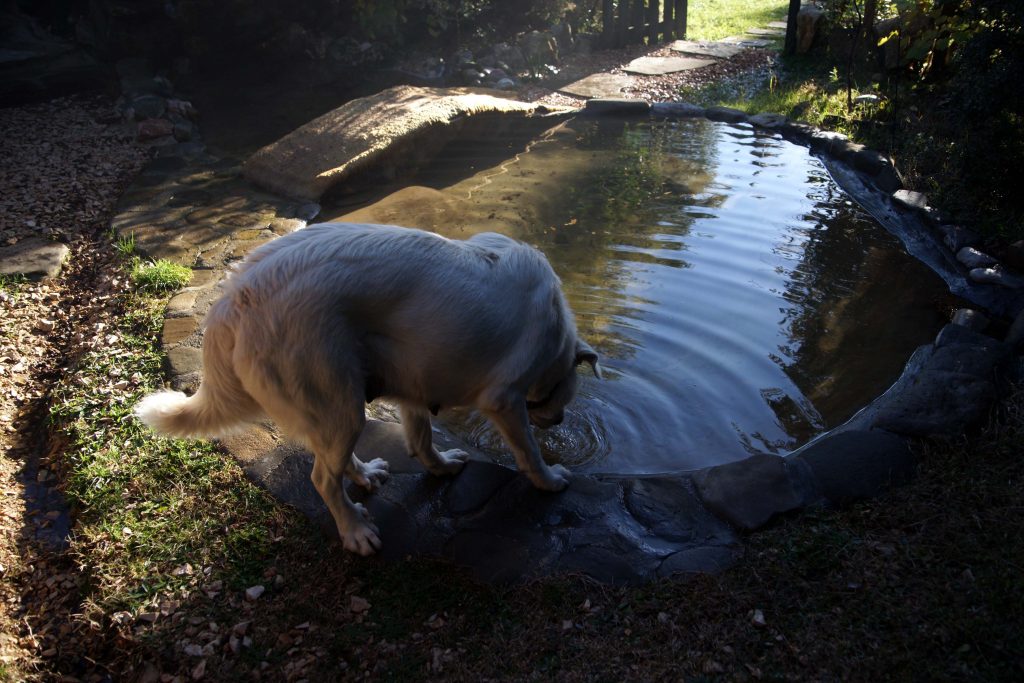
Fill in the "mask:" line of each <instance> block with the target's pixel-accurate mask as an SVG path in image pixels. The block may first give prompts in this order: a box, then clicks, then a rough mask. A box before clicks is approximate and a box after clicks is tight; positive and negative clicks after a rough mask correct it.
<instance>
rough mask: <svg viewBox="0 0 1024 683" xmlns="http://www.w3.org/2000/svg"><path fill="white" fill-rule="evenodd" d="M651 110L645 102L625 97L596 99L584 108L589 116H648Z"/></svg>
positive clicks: (588, 101)
mask: <svg viewBox="0 0 1024 683" xmlns="http://www.w3.org/2000/svg"><path fill="white" fill-rule="evenodd" d="M650 109H651V105H649V104H647V102H645V101H644V100H637V99H630V98H625V97H595V98H593V99H590V100H587V104H586V106H585V107H584V111H586V112H587V113H588V114H626V115H629V114H646V113H647V112H648V111H650Z"/></svg>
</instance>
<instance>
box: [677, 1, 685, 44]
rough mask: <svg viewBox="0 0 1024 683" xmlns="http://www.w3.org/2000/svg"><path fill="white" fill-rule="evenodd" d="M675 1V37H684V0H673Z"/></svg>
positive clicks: (680, 38) (682, 38) (683, 38)
mask: <svg viewBox="0 0 1024 683" xmlns="http://www.w3.org/2000/svg"><path fill="white" fill-rule="evenodd" d="M675 3H676V38H678V39H679V40H685V39H686V0H675Z"/></svg>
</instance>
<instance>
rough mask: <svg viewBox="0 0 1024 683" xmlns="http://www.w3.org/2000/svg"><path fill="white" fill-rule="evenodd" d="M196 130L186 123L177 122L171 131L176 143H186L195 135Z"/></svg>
mask: <svg viewBox="0 0 1024 683" xmlns="http://www.w3.org/2000/svg"><path fill="white" fill-rule="evenodd" d="M195 131H196V128H195V126H194V125H192V124H191V123H190V122H188V121H178V122H177V123H175V124H174V126H173V128H172V129H171V133H172V134H173V135H174V139H175V140H177V141H178V142H188V141H189V140H191V139H192V137H193V136H194V135H195Z"/></svg>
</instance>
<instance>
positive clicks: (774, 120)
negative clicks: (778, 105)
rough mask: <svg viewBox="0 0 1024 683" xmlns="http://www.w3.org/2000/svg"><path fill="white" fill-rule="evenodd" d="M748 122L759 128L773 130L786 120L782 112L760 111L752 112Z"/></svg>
mask: <svg viewBox="0 0 1024 683" xmlns="http://www.w3.org/2000/svg"><path fill="white" fill-rule="evenodd" d="M749 120H750V122H751V123H752V124H754V125H755V126H758V127H760V128H767V129H768V130H775V129H777V128H780V127H782V126H784V125H785V124H786V121H787V120H788V119H787V118H786V117H785V116H783V115H782V114H772V113H767V112H765V113H762V114H754V115H753V116H751V117H750V119H749Z"/></svg>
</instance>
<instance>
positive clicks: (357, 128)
mask: <svg viewBox="0 0 1024 683" xmlns="http://www.w3.org/2000/svg"><path fill="white" fill-rule="evenodd" d="M539 106H540V105H537V104H531V103H526V102H516V101H515V100H509V99H505V98H501V97H494V96H491V95H484V94H479V93H465V92H462V91H458V90H446V89H443V88H416V87H412V86H398V87H395V88H389V89H387V90H384V91H383V92H380V93H378V94H376V95H373V96H370V97H363V98H359V99H356V100H352V101H351V102H349V103H347V104H345V105H344V106H342V107H339V108H338V109H335V110H334V111H331V112H328V113H327V114H324V115H323V116H320V117H319V118H317V119H314V120H313V121H311V122H309V123H307V124H306V125H304V126H302V127H300V128H298V129H297V130H295V131H293V132H292V133H290V134H288V135H286V136H285V137H283V138H281V139H280V140H278V141H277V142H274V143H272V144H270V145H267V146H266V147H263V148H262V149H260V150H258V151H257V152H256V153H255V154H253V155H252V156H250V157H249V158H248V160H246V162H245V164H244V165H243V168H242V171H243V175H244V176H245V178H246V179H248V180H249V181H250V182H252V183H255V184H256V185H259V186H260V187H263V188H265V189H267V190H270V191H271V192H274V193H279V194H283V195H286V196H289V197H294V198H299V199H305V200H310V201H317V200H318V199H319V198H320V197H321V196H322V195H323V194H324V193H325V192H326V191H328V190H329V189H330V188H332V187H334V186H336V185H338V184H339V183H343V182H344V183H351V182H352V181H353V177H354V176H356V175H357V174H359V173H360V172H361V171H365V170H368V169H370V168H373V167H374V166H376V167H377V168H378V169H379V167H380V165H381V162H382V160H383V159H384V157H385V155H386V156H387V159H389V160H391V161H393V162H394V163H398V162H399V161H400V162H401V163H402V164H404V165H405V166H415V165H417V164H420V163H423V162H425V161H426V160H427V159H429V158H430V157H431V156H432V155H433V154H434V153H435V152H436V151H437V150H439V149H440V148H441V147H443V145H444V143H446V142H447V141H448V140H450V139H451V138H452V137H454V135H455V134H456V132H457V129H458V128H459V126H462V125H465V124H466V122H467V121H469V120H472V119H473V117H475V116H477V115H480V114H500V115H505V116H509V117H512V118H515V117H522V118H526V117H529V116H531V115H534V114H535V113H538V107H539ZM548 109H550V107H548ZM568 111H569V110H566V113H568ZM548 115H550V114H548ZM455 121H458V122H460V124H459V126H453V125H451V124H452V123H453V122H455ZM552 125H553V124H552ZM405 166H403V167H402V168H404V167H405ZM396 172H397V170H396ZM299 217H300V218H304V217H303V216H299Z"/></svg>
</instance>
